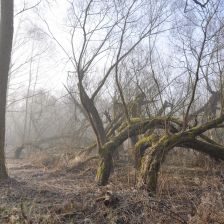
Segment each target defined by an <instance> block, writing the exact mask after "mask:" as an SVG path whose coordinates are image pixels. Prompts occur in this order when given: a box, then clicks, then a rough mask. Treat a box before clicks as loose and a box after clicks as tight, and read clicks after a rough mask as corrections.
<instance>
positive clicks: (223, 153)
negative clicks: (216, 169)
mask: <svg viewBox="0 0 224 224" xmlns="http://www.w3.org/2000/svg"><path fill="white" fill-rule="evenodd" d="M223 121H224V115H222V116H220V117H219V118H217V119H214V120H212V121H209V122H207V123H206V124H204V125H201V126H199V127H194V128H192V129H190V130H187V131H184V132H181V133H177V134H174V135H171V136H164V137H162V138H161V139H160V140H159V141H158V143H157V144H156V145H154V146H152V147H151V148H149V150H148V151H147V153H145V155H144V157H143V158H142V161H141V169H140V176H139V185H140V186H145V187H146V189H147V191H148V192H149V194H150V195H154V194H155V193H156V186H157V179H158V173H159V170H160V167H161V165H162V163H163V161H164V159H165V156H166V155H167V153H168V152H169V151H170V150H171V149H173V148H174V147H176V146H182V147H191V148H193V149H196V150H197V151H200V152H203V153H205V154H208V155H210V156H211V157H212V158H216V159H221V160H224V147H223V146H220V145H216V144H215V145H213V144H211V143H206V142H202V141H199V140H197V139H196V137H197V136H199V135H201V134H202V133H204V132H205V131H207V130H209V129H212V128H215V127H216V126H217V125H218V124H220V123H222V122H223Z"/></svg>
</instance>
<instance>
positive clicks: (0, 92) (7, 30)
mask: <svg viewBox="0 0 224 224" xmlns="http://www.w3.org/2000/svg"><path fill="white" fill-rule="evenodd" d="M12 39H13V0H1V27H0V179H5V178H7V177H8V175H7V171H6V167H5V152H4V149H5V113H6V102H7V88H8V76H9V66H10V60H11V51H12Z"/></svg>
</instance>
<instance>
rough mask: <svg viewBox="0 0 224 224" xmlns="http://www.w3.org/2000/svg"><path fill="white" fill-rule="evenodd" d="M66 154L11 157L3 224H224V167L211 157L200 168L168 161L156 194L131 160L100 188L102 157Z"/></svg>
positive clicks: (0, 189) (1, 190)
mask: <svg viewBox="0 0 224 224" xmlns="http://www.w3.org/2000/svg"><path fill="white" fill-rule="evenodd" d="M170 156H171V157H172V156H180V155H170ZM193 156H195V155H193ZM64 157H65V156H64V155H63V156H61V155H60V156H57V157H54V158H55V159H52V158H53V157H51V158H50V159H49V157H48V156H43V157H38V159H37V157H35V159H34V160H33V161H27V160H25V161H18V160H17V161H15V160H11V161H9V167H10V169H9V171H10V175H11V176H12V177H14V178H15V179H12V180H10V181H8V182H5V183H1V184H0V203H1V206H0V211H1V212H0V221H1V222H0V223H11V224H15V223H19V224H20V223H49V224H56V223H59V224H60V223H80V224H81V223H83V224H84V223H86V224H87V223H95V224H104V223H105V224H108V223H111V224H112V223H113V224H114V223H117V224H125V223H127V224H129V223H130V224H138V223H139V224H140V223H141V224H142V223H163V224H166V223H170V224H173V223H190V224H193V223H198V224H202V223H205V224H206V223H224V220H223V217H224V214H223V210H224V209H223V208H224V207H223V202H224V188H223V180H222V179H221V178H220V175H219V173H220V172H221V171H222V167H223V165H222V164H220V165H216V162H212V161H210V160H209V159H208V158H203V159H204V160H205V161H206V160H207V162H203V164H200V166H199V165H198V166H197V167H195V164H194V166H192V163H185V166H180V165H181V164H179V163H181V160H180V159H178V161H179V163H178V164H174V163H173V164H170V163H169V164H165V165H164V167H163V168H162V169H161V173H160V178H159V183H158V194H157V196H156V197H154V198H151V197H148V195H147V192H145V191H144V190H140V189H137V188H136V187H135V185H136V172H135V170H134V169H133V168H132V165H131V164H130V163H128V162H120V163H117V164H116V167H115V169H114V172H113V174H112V177H111V182H110V184H109V185H107V186H106V187H98V186H96V184H95V172H96V168H97V163H98V162H97V160H95V159H91V160H86V159H84V158H79V159H78V158H76V159H74V158H75V157H74V156H73V155H67V159H66V162H65V159H64ZM181 158H182V156H181ZM48 159H49V160H48ZM34 161H35V162H34ZM176 161H177V160H176ZM192 162H193V161H192ZM208 164H209V166H208ZM68 168H70V169H68ZM108 191H109V192H112V194H113V195H115V196H116V198H117V200H116V202H115V203H113V204H111V205H110V206H106V205H105V204H104V202H103V200H98V199H99V198H101V197H102V196H104V195H105V194H106V192H108Z"/></svg>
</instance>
